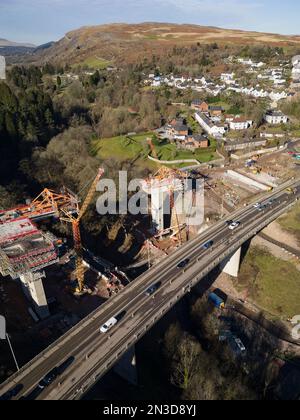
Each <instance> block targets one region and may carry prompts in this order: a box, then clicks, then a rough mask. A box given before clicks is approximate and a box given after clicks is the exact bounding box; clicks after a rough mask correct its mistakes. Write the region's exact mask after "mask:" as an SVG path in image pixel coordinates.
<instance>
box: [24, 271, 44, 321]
mask: <svg viewBox="0 0 300 420" xmlns="http://www.w3.org/2000/svg"><path fill="white" fill-rule="evenodd" d="M44 277H45V273H44V272H43V271H38V272H35V273H26V274H24V275H22V276H21V277H20V280H21V282H22V287H23V291H24V293H25V295H26V297H27V298H28V299H29V300H30V301H31V302H32V303H33V305H34V309H35V311H36V313H37V315H38V316H39V317H40V319H45V318H47V317H48V316H49V315H50V312H49V308H48V303H47V299H46V295H45V290H44V286H43V281H42V279H43V278H44Z"/></svg>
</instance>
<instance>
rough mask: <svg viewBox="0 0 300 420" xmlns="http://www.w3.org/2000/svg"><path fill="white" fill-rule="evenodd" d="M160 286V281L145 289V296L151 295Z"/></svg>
mask: <svg viewBox="0 0 300 420" xmlns="http://www.w3.org/2000/svg"><path fill="white" fill-rule="evenodd" d="M160 286H161V282H158V283H155V284H153V285H152V286H150V287H149V288H148V289H147V290H146V296H152V295H153V294H154V293H155V292H156V291H157V290H158V289H159V288H160Z"/></svg>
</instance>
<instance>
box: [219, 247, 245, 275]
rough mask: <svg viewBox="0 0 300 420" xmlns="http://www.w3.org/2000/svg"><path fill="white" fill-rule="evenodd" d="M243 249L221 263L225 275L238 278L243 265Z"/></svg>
mask: <svg viewBox="0 0 300 420" xmlns="http://www.w3.org/2000/svg"><path fill="white" fill-rule="evenodd" d="M241 254H242V248H239V249H238V250H237V251H236V252H235V253H234V254H232V255H231V256H230V257H228V258H226V259H225V260H224V261H223V262H222V263H221V269H222V271H223V272H224V273H226V274H229V275H230V276H232V277H238V276H239V271H240V264H241Z"/></svg>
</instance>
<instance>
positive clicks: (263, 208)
mask: <svg viewBox="0 0 300 420" xmlns="http://www.w3.org/2000/svg"><path fill="white" fill-rule="evenodd" d="M266 208H267V205H266V204H262V205H261V206H260V207H259V208H258V211H264V210H265V209H266Z"/></svg>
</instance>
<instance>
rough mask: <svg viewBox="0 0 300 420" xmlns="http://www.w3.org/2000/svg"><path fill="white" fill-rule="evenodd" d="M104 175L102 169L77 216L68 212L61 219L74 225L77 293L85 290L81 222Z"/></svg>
mask: <svg viewBox="0 0 300 420" xmlns="http://www.w3.org/2000/svg"><path fill="white" fill-rule="evenodd" d="M103 174H104V169H102V168H100V169H99V171H98V173H97V176H96V177H95V179H94V181H93V183H92V185H91V187H90V189H89V191H88V193H87V196H86V198H85V200H84V202H83V204H82V206H81V208H80V210H79V212H78V214H77V216H76V215H72V214H70V213H68V212H66V211H63V213H64V215H65V216H64V217H61V220H62V221H65V222H68V223H71V224H72V230H73V240H74V249H75V252H76V277H77V281H78V289H77V290H76V292H78V293H82V292H83V288H84V266H83V257H82V241H81V234H80V222H81V219H82V217H83V216H84V215H85V213H86V211H87V209H88V207H89V205H90V204H91V202H92V199H93V196H94V193H95V191H96V186H97V184H98V182H99V181H100V179H101V177H102V176H103Z"/></svg>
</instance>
